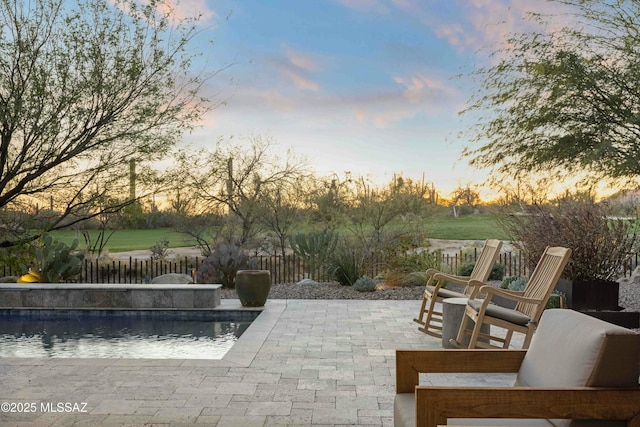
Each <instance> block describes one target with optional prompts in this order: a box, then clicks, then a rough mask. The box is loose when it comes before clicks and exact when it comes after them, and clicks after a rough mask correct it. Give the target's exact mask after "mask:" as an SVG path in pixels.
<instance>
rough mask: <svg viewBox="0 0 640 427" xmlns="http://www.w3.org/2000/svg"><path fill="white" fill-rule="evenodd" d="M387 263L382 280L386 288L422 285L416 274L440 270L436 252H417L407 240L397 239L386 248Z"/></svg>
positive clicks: (440, 262)
mask: <svg viewBox="0 0 640 427" xmlns="http://www.w3.org/2000/svg"><path fill="white" fill-rule="evenodd" d="M386 259H387V263H386V266H385V272H384V279H385V284H386V285H387V286H412V285H419V284H422V282H421V280H420V278H418V277H416V275H415V274H413V273H416V272H424V271H426V270H428V269H429V268H435V269H436V270H440V269H441V267H442V255H441V253H440V252H439V251H438V252H429V251H417V250H415V248H414V247H413V243H412V242H411V241H409V240H408V239H398V240H396V241H395V242H394V243H392V244H390V245H388V246H387V248H386Z"/></svg>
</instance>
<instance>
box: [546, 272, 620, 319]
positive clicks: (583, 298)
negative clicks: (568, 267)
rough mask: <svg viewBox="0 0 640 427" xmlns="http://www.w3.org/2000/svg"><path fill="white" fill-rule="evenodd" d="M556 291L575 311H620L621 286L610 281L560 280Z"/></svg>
mask: <svg viewBox="0 0 640 427" xmlns="http://www.w3.org/2000/svg"><path fill="white" fill-rule="evenodd" d="M556 290H557V291H559V292H562V293H563V294H564V296H565V302H566V304H567V307H568V308H571V309H573V310H579V311H580V310H611V311H619V310H622V307H620V306H619V305H618V300H619V297H620V284H619V283H618V282H612V281H610V280H566V279H560V280H558V284H557V285H556Z"/></svg>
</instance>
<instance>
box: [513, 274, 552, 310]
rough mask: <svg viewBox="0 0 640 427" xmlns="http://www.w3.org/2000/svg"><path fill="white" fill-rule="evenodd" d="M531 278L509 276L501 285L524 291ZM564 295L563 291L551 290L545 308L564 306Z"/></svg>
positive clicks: (516, 290)
mask: <svg viewBox="0 0 640 427" xmlns="http://www.w3.org/2000/svg"><path fill="white" fill-rule="evenodd" d="M528 281H529V279H528V278H527V277H516V276H512V277H507V278H505V279H504V280H503V281H502V285H500V287H501V288H502V289H507V290H510V291H515V292H522V291H524V289H525V288H526V287H527V282H528ZM563 298H564V295H563V294H562V292H558V291H555V290H554V291H553V292H551V296H550V297H549V301H547V305H546V306H545V308H563V307H562V300H563Z"/></svg>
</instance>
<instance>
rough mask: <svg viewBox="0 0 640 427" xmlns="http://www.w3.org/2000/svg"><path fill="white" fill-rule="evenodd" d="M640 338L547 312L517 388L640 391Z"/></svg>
mask: <svg viewBox="0 0 640 427" xmlns="http://www.w3.org/2000/svg"><path fill="white" fill-rule="evenodd" d="M639 362H640V335H639V334H637V333H635V332H633V331H631V330H629V329H625V328H622V327H620V326H616V325H613V324H611V323H607V322H604V321H602V320H599V319H596V318H594V317H591V316H586V315H584V314H581V313H578V312H575V311H573V310H561V309H553V310H546V311H545V312H544V314H543V316H542V319H541V320H540V325H539V326H538V330H537V331H536V333H535V334H534V335H533V340H532V342H531V347H530V348H529V350H528V351H527V354H526V356H525V358H524V360H523V362H522V366H521V367H520V371H519V372H518V377H517V379H516V385H522V386H527V387H634V386H637V385H638V376H639V375H640V371H639V369H638V368H639V365H638V363H639Z"/></svg>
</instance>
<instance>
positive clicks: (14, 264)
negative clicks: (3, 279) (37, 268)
mask: <svg viewBox="0 0 640 427" xmlns="http://www.w3.org/2000/svg"><path fill="white" fill-rule="evenodd" d="M34 258H35V248H34V247H33V245H29V244H26V243H23V244H20V245H16V246H9V247H6V248H0V268H2V269H3V270H4V272H5V273H6V274H8V275H19V274H24V273H26V272H27V269H28V268H27V267H25V266H27V265H31V264H32V263H33V260H34Z"/></svg>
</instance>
